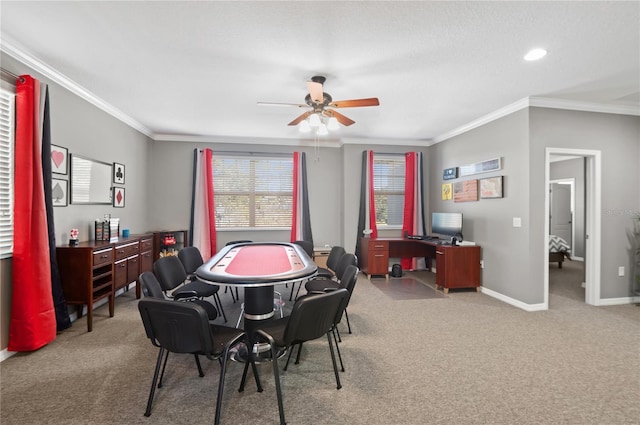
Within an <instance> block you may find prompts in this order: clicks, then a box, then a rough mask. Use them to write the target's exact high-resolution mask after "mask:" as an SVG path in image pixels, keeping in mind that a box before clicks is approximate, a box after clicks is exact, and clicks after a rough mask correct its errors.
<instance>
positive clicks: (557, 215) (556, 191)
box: [549, 183, 573, 245]
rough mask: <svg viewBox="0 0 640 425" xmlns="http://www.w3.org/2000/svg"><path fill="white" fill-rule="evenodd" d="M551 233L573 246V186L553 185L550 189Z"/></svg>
mask: <svg viewBox="0 0 640 425" xmlns="http://www.w3.org/2000/svg"><path fill="white" fill-rule="evenodd" d="M550 191H551V193H550V195H551V196H550V199H549V202H550V205H551V208H550V209H551V211H550V212H549V232H550V233H551V234H552V235H556V236H559V237H561V238H562V239H564V240H565V241H567V243H568V244H569V245H571V243H572V241H571V236H572V235H571V222H572V220H573V212H572V211H571V186H570V185H568V184H561V183H552V184H551V188H550Z"/></svg>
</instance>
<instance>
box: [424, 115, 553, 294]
mask: <svg viewBox="0 0 640 425" xmlns="http://www.w3.org/2000/svg"><path fill="white" fill-rule="evenodd" d="M528 126H529V114H528V111H527V110H521V111H518V112H515V113H513V114H511V115H508V116H506V117H504V118H501V119H499V120H496V121H493V122H491V123H488V124H486V125H483V126H481V127H479V128H476V129H474V130H472V131H469V132H467V133H464V134H461V135H459V136H456V137H453V138H451V139H449V140H446V141H445V142H441V143H438V144H436V145H434V146H432V147H431V148H430V151H429V155H430V158H431V161H430V163H429V177H430V184H429V186H430V195H429V201H430V202H429V203H430V208H431V211H442V212H461V213H462V215H463V224H462V227H463V232H462V233H463V235H464V239H465V240H467V241H473V242H475V243H476V244H478V245H480V246H481V247H482V250H481V258H482V259H483V260H484V269H483V270H482V285H483V286H484V287H486V288H488V289H491V290H493V291H496V292H499V293H500V294H503V295H506V296H508V297H511V298H514V299H517V300H520V301H523V302H525V303H536V302H540V300H538V295H540V294H541V292H540V293H539V291H538V290H537V288H535V287H532V285H531V284H530V282H529V275H530V270H529V268H530V265H529V264H530V252H529V244H530V242H529V233H528V230H527V229H528V228H529V200H528V188H529V184H530V183H529V159H528V156H529V150H528ZM496 157H501V158H502V170H500V171H496V172H491V173H483V174H477V175H473V176H467V177H462V178H458V179H455V180H448V181H447V182H458V181H465V180H471V179H481V178H485V177H492V176H500V175H501V176H504V177H503V198H501V199H500V198H498V199H480V200H478V201H476V202H454V201H453V200H449V201H443V200H442V197H441V185H442V183H443V182H444V180H443V179H442V172H443V170H444V169H445V168H451V167H459V166H461V165H466V164H471V163H475V162H479V161H484V160H488V159H492V158H496ZM514 217H520V218H521V219H522V227H520V228H514V227H513V225H512V223H513V218H514ZM429 219H430V216H429ZM429 228H430V227H429Z"/></svg>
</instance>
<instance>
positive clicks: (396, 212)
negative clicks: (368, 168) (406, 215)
mask: <svg viewBox="0 0 640 425" xmlns="http://www.w3.org/2000/svg"><path fill="white" fill-rule="evenodd" d="M404 180H405V159H404V157H397V156H393V157H392V156H388V157H385V156H382V155H380V156H376V155H374V158H373V190H374V196H375V202H376V224H377V225H378V226H383V227H384V226H402V219H403V211H404Z"/></svg>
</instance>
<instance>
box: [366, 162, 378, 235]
mask: <svg viewBox="0 0 640 425" xmlns="http://www.w3.org/2000/svg"><path fill="white" fill-rule="evenodd" d="M367 155H368V158H367V170H368V176H367V178H368V179H367V189H368V192H369V195H368V196H369V211H368V214H369V229H371V235H370V238H371V239H375V238H377V237H378V226H377V225H376V197H375V187H374V180H373V151H368V152H367Z"/></svg>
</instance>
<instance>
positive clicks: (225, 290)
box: [224, 286, 236, 304]
mask: <svg viewBox="0 0 640 425" xmlns="http://www.w3.org/2000/svg"><path fill="white" fill-rule="evenodd" d="M227 291H229V292H231V299H232V300H233V303H234V304H235V303H236V297H235V295H233V289H229V287H228V286H225V287H224V293H225V294H226V293H227Z"/></svg>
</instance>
